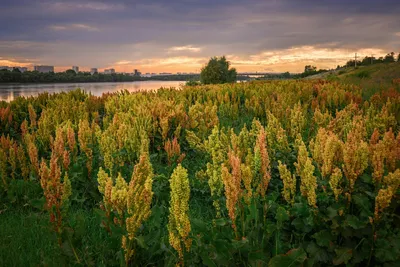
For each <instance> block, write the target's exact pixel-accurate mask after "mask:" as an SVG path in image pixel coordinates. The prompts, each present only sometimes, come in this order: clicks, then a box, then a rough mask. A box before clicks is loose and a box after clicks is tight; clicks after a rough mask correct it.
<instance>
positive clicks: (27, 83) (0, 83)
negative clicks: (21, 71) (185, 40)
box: [0, 79, 187, 85]
mask: <svg viewBox="0 0 400 267" xmlns="http://www.w3.org/2000/svg"><path fill="white" fill-rule="evenodd" d="M134 82H187V81H186V80H157V79H155V80H150V79H149V80H137V81H82V82H76V81H75V82H26V83H5V82H0V85H2V84H4V85H29V84H60V83H68V84H74V83H134Z"/></svg>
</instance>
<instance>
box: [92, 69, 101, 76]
mask: <svg viewBox="0 0 400 267" xmlns="http://www.w3.org/2000/svg"><path fill="white" fill-rule="evenodd" d="M98 72H99V71H98V69H97V68H91V69H90V74H92V75H93V74H95V73H98Z"/></svg>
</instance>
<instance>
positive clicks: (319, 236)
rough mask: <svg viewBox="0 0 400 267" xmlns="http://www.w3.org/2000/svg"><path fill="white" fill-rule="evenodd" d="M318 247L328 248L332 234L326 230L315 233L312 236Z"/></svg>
mask: <svg viewBox="0 0 400 267" xmlns="http://www.w3.org/2000/svg"><path fill="white" fill-rule="evenodd" d="M312 237H313V238H315V241H316V242H317V244H318V246H321V247H329V245H330V242H332V240H333V236H332V234H331V233H330V232H329V231H328V230H322V231H320V232H318V233H315V234H314V235H313V236H312Z"/></svg>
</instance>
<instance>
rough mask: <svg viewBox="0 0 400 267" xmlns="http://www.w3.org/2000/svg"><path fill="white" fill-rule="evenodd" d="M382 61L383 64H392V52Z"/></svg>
mask: <svg viewBox="0 0 400 267" xmlns="http://www.w3.org/2000/svg"><path fill="white" fill-rule="evenodd" d="M383 61H384V62H394V52H390V53H388V54H387V55H386V56H385V58H384V60H383Z"/></svg>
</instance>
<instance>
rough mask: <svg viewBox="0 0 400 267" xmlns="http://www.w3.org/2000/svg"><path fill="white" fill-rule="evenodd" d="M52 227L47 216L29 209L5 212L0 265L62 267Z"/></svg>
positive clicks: (1, 220)
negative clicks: (57, 266)
mask: <svg viewBox="0 0 400 267" xmlns="http://www.w3.org/2000/svg"><path fill="white" fill-rule="evenodd" d="M49 227H50V225H49V219H48V216H47V214H43V213H36V212H29V211H26V210H24V211H22V210H21V211H10V210H6V211H5V212H3V214H1V215H0V229H1V230H0V240H1V242H0V266H56V265H59V266H61V265H62V262H61V261H60V260H61V257H60V250H59V248H58V247H57V245H56V244H57V240H56V236H55V235H54V234H53V233H52V232H51V231H49ZM60 264H61V265H60Z"/></svg>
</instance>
